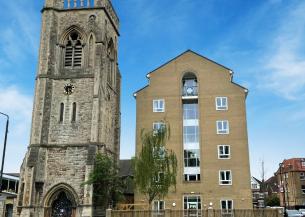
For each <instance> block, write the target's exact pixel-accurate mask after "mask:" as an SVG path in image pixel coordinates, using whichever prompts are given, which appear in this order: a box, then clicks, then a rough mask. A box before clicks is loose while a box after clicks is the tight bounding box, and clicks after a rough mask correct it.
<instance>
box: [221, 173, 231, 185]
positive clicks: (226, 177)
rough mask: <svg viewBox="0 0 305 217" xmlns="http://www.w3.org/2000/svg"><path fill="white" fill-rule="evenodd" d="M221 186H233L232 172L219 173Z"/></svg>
mask: <svg viewBox="0 0 305 217" xmlns="http://www.w3.org/2000/svg"><path fill="white" fill-rule="evenodd" d="M219 184H220V185H232V174H231V171H230V170H221V171H219Z"/></svg>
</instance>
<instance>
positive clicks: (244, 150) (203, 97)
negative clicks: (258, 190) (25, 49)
mask: <svg viewBox="0 0 305 217" xmlns="http://www.w3.org/2000/svg"><path fill="white" fill-rule="evenodd" d="M188 75H192V76H194V77H195V80H196V82H197V83H196V87H195V89H193V90H192V89H189V96H187V95H188V94H187V93H186V94H185V91H188V90H186V88H187V87H185V86H183V85H185V84H186V83H187V82H189V81H185V83H184V84H183V79H184V76H188ZM232 76H233V73H232V71H231V70H230V69H228V68H226V67H224V66H221V65H219V64H217V63H215V62H213V61H211V60H209V59H207V58H204V57H202V56H200V55H198V54H196V53H194V52H192V51H186V52H185V53H183V54H181V55H180V56H178V57H176V58H174V59H173V60H171V61H169V62H168V63H166V64H164V65H162V66H161V67H159V68H158V69H156V70H154V71H153V72H150V73H149V74H148V75H147V77H148V79H149V85H148V86H146V87H144V88H143V89H141V90H140V91H138V92H136V93H135V97H136V101H137V126H136V144H137V145H136V152H139V150H140V147H141V140H140V132H141V130H142V129H152V128H153V123H154V122H159V121H162V120H165V121H167V122H168V123H169V124H170V128H171V137H170V140H169V141H168V143H167V148H168V149H171V150H173V151H174V152H175V153H176V156H177V158H178V174H177V189H176V191H174V190H173V189H172V190H171V192H170V193H169V194H168V196H167V197H166V198H160V200H164V202H165V208H169V209H178V210H179V209H186V208H187V209H188V208H191V207H192V206H193V207H194V206H195V207H196V205H194V204H193V202H189V201H192V200H193V199H194V198H197V199H198V198H199V199H200V207H201V209H206V208H208V207H213V208H215V209H219V208H221V201H223V205H225V204H226V205H228V204H227V203H228V202H226V201H231V202H229V203H230V205H228V206H230V207H231V206H232V208H234V209H252V195H251V189H250V167H249V150H248V137H247V120H246V105H245V100H246V96H247V90H246V89H245V88H243V87H241V86H239V85H238V84H235V83H234V82H232ZM192 91H195V92H197V91H198V94H196V93H195V94H193V92H192ZM183 95H184V96H183ZM216 97H226V99H227V105H228V109H227V110H217V109H216ZM158 99H162V100H164V105H165V106H164V111H163V112H153V101H154V100H158ZM184 104H197V105H196V106H197V116H198V117H197V118H196V120H184V119H185V118H183V117H184V115H185V112H186V110H184ZM190 115H192V114H191V113H190ZM221 120H226V121H228V122H227V123H228V125H229V132H228V134H217V127H216V122H217V121H221ZM192 122H193V123H196V125H197V126H196V127H197V128H196V129H198V132H197V133H196V134H197V137H198V141H195V143H194V142H193V143H192V142H188V137H187V136H188V135H187V134H188V133H187V130H188V128H187V127H188V126H187V125H192ZM191 127H192V126H191ZM190 139H192V136H191V137H190ZM219 145H228V146H230V154H229V158H228V159H219V156H218V149H219V147H218V146H219ZM188 149H192V151H193V150H194V149H196V150H195V151H193V153H192V154H193V155H194V153H195V155H200V157H199V161H200V165H199V166H198V165H197V166H195V167H196V168H195V169H194V167H192V166H190V167H188V168H185V163H184V162H185V160H184V159H185V151H186V150H188ZM187 162H190V163H191V164H193V163H192V162H191V161H187ZM222 170H223V171H230V174H231V180H230V183H229V184H227V185H220V180H219V179H220V171H222ZM188 171H189V172H188ZM194 171H197V172H195V173H197V174H198V173H199V174H200V178H198V177H197V180H196V181H187V180H186V178H185V175H186V174H187V173H190V174H192V173H194ZM190 179H194V177H193V176H192V177H191V178H190ZM198 179H200V180H198ZM187 198H191V199H190V200H189V201H188V200H187ZM144 201H145V200H144V197H143V195H141V194H139V193H136V194H135V203H143V202H144ZM145 203H146V201H145ZM200 207H198V203H197V208H200ZM230 207H229V208H230Z"/></svg>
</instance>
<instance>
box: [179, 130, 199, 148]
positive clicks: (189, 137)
mask: <svg viewBox="0 0 305 217" xmlns="http://www.w3.org/2000/svg"><path fill="white" fill-rule="evenodd" d="M183 139H184V144H186V143H198V142H199V127H198V126H184V127H183Z"/></svg>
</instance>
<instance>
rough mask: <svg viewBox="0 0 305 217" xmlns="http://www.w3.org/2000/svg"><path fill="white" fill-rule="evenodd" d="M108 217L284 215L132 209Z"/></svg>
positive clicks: (257, 211)
mask: <svg viewBox="0 0 305 217" xmlns="http://www.w3.org/2000/svg"><path fill="white" fill-rule="evenodd" d="M107 217H283V214H282V213H281V212H280V211H279V210H275V209H254V210H231V211H223V210H214V209H209V210H162V211H152V210H131V211H125V210H124V211H120V210H113V211H111V216H107Z"/></svg>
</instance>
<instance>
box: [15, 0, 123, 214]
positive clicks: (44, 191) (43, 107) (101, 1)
mask: <svg viewBox="0 0 305 217" xmlns="http://www.w3.org/2000/svg"><path fill="white" fill-rule="evenodd" d="M73 2H79V3H78V4H77V5H68V4H67V2H64V1H62V0H46V2H45V7H44V8H43V10H42V31H41V40H40V50H39V62H38V72H37V77H36V87H35V97H34V106H33V117H32V131H31V138H30V145H29V147H28V152H27V153H26V155H25V158H24V161H23V164H22V167H21V172H20V173H21V180H20V186H19V192H20V193H19V195H18V207H17V215H18V216H21V217H29V216H33V217H49V216H51V215H52V212H55V211H56V210H55V208H54V206H55V205H56V201H58V200H60V198H61V197H63V196H62V195H64V197H65V198H64V200H66V201H67V202H68V203H71V204H72V210H68V211H69V212H70V211H71V215H72V216H75V217H77V216H94V215H95V212H94V201H92V198H93V194H94V189H93V188H92V187H91V186H87V185H82V183H84V181H85V180H86V179H87V178H88V176H89V174H90V172H91V171H92V169H93V165H94V159H95V155H96V153H97V152H107V153H109V154H112V155H113V156H114V157H116V158H118V157H119V142H120V139H119V134H120V103H119V102H120V82H121V77H120V72H119V70H118V67H117V47H118V36H119V33H118V28H119V20H118V18H117V15H116V13H115V11H114V9H113V7H112V5H111V2H110V0H97V1H95V3H94V5H89V4H88V5H85V3H86V1H73ZM69 3H71V1H70V2H69ZM75 35H77V36H78V39H77V40H80V41H81V48H79V49H80V50H81V60H80V63H79V64H80V66H78V65H76V66H74V65H73V66H72V67H70V66H69V67H67V65H68V64H70V63H68V64H67V61H68V62H69V60H70V59H68V58H69V57H68V52H69V51H68V46H69V44H68V42H67V41H68V40H72V39H71V38H73V37H74V39H73V40H74V41H73V43H74V42H76V39H75ZM72 46H74V45H72ZM73 49H75V50H74V51H73V52H74V53H73V54H71V55H72V59H73V61H75V62H76V61H79V59H77V58H78V57H77V53H76V52H77V51H76V48H75V47H73ZM73 55H74V56H73ZM67 85H68V86H71V87H73V92H72V93H68V92H65V91H66V90H65V86H67ZM62 105H63V110H62ZM74 106H75V108H74ZM74 113H75V120H74V119H73V118H72V117H73V114H74ZM61 116H62V120H61Z"/></svg>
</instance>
